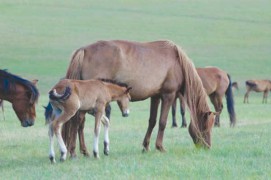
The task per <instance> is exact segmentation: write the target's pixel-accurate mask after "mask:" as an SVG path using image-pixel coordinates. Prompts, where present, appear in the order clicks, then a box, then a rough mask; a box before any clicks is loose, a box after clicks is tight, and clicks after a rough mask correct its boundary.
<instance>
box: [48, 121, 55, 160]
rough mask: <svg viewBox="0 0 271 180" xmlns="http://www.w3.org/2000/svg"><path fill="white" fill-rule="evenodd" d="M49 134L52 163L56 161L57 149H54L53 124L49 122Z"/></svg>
mask: <svg viewBox="0 0 271 180" xmlns="http://www.w3.org/2000/svg"><path fill="white" fill-rule="evenodd" d="M48 135H49V140H50V152H49V159H50V161H51V163H56V160H55V151H54V132H53V126H52V124H49V130H48Z"/></svg>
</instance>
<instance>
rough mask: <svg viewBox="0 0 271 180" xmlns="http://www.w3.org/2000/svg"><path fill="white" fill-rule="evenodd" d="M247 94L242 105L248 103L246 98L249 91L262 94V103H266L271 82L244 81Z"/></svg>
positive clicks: (270, 89)
mask: <svg viewBox="0 0 271 180" xmlns="http://www.w3.org/2000/svg"><path fill="white" fill-rule="evenodd" d="M246 88H247V92H246V93H245V96H244V103H248V96H249V93H250V91H255V92H263V101H262V103H267V97H268V93H269V91H271V81H270V80H247V81H246Z"/></svg>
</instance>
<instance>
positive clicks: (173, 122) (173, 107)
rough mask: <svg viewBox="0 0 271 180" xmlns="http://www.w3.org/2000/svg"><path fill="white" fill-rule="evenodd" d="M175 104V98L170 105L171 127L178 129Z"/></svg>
mask: <svg viewBox="0 0 271 180" xmlns="http://www.w3.org/2000/svg"><path fill="white" fill-rule="evenodd" d="M176 104H177V98H176V99H175V100H174V101H173V103H172V108H171V114H172V127H178V125H177V122H176Z"/></svg>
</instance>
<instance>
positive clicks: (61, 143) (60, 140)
mask: <svg viewBox="0 0 271 180" xmlns="http://www.w3.org/2000/svg"><path fill="white" fill-rule="evenodd" d="M61 129H62V124H60V125H59V128H58V131H57V132H56V137H57V140H58V145H59V148H60V151H61V153H62V154H61V160H66V157H67V148H66V145H65V143H64V141H63V138H62V136H61Z"/></svg>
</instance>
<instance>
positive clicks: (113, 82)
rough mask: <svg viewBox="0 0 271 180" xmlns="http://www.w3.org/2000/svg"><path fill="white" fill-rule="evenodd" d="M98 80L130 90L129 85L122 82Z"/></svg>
mask: <svg viewBox="0 0 271 180" xmlns="http://www.w3.org/2000/svg"><path fill="white" fill-rule="evenodd" d="M98 80H100V81H103V82H106V83H111V84H116V85H118V86H121V87H126V88H128V85H127V84H125V83H122V82H118V81H115V80H112V79H103V78H99V79H98Z"/></svg>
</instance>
